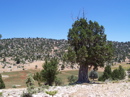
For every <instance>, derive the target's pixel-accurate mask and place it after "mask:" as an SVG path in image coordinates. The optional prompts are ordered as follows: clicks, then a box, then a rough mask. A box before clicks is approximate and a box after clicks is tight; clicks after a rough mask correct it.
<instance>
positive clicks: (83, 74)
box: [76, 64, 90, 84]
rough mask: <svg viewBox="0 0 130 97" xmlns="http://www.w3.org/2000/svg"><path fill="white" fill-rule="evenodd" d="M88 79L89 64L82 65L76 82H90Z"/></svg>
mask: <svg viewBox="0 0 130 97" xmlns="http://www.w3.org/2000/svg"><path fill="white" fill-rule="evenodd" d="M89 82H90V81H89V79H88V65H84V64H83V65H80V68H79V75H78V80H77V82H76V83H78V84H80V83H89Z"/></svg>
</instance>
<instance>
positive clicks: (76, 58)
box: [68, 18, 113, 83]
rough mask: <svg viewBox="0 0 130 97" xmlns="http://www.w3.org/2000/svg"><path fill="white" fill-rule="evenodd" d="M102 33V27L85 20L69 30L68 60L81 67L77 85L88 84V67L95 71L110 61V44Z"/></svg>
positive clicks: (76, 22) (81, 20)
mask: <svg viewBox="0 0 130 97" xmlns="http://www.w3.org/2000/svg"><path fill="white" fill-rule="evenodd" d="M104 31H105V29H104V27H103V26H102V25H99V24H98V22H92V21H91V20H90V21H87V20H86V19H85V18H80V19H78V20H77V21H75V22H74V24H73V25H72V28H71V29H69V33H68V43H69V44H70V47H71V49H70V48H69V50H68V60H69V61H70V62H71V63H73V62H76V63H78V64H79V65H80V67H82V68H80V70H79V79H78V83H82V82H89V81H88V66H90V67H91V66H93V67H94V70H96V69H97V67H98V66H104V63H105V62H110V60H111V59H112V57H113V50H112V44H111V43H109V42H107V39H106V35H105V34H104ZM81 65H82V66H81ZM81 71H82V72H81Z"/></svg>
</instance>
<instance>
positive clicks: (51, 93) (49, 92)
mask: <svg viewBox="0 0 130 97" xmlns="http://www.w3.org/2000/svg"><path fill="white" fill-rule="evenodd" d="M46 93H47V94H49V95H51V96H52V97H53V96H54V95H55V94H56V93H57V91H46Z"/></svg>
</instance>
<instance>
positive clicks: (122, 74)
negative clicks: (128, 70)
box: [118, 65, 126, 80]
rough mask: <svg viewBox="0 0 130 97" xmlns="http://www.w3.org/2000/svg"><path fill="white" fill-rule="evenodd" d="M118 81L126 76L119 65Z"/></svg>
mask: <svg viewBox="0 0 130 97" xmlns="http://www.w3.org/2000/svg"><path fill="white" fill-rule="evenodd" d="M118 70H119V79H120V80H121V79H124V78H125V76H126V74H125V70H124V69H123V68H122V66H121V65H120V66H119V69H118Z"/></svg>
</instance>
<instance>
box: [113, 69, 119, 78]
mask: <svg viewBox="0 0 130 97" xmlns="http://www.w3.org/2000/svg"><path fill="white" fill-rule="evenodd" d="M112 79H113V80H118V79H119V70H118V69H115V70H113V72H112Z"/></svg>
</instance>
